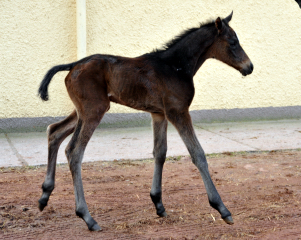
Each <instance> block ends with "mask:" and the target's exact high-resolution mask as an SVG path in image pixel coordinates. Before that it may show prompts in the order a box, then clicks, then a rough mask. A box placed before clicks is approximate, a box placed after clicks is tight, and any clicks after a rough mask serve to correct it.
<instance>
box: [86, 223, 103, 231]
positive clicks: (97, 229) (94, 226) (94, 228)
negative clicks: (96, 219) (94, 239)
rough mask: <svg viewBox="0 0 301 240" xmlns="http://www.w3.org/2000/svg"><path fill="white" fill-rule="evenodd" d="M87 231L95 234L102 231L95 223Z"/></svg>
mask: <svg viewBox="0 0 301 240" xmlns="http://www.w3.org/2000/svg"><path fill="white" fill-rule="evenodd" d="M89 230H90V231H95V232H99V231H102V229H101V227H100V226H99V225H98V224H97V223H95V224H94V225H93V226H92V227H89Z"/></svg>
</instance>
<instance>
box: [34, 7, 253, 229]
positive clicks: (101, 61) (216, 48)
mask: <svg viewBox="0 0 301 240" xmlns="http://www.w3.org/2000/svg"><path fill="white" fill-rule="evenodd" d="M232 14H233V12H232V13H231V14H230V15H229V16H228V17H226V18H225V19H221V18H219V17H218V18H217V19H216V20H215V21H210V22H207V23H205V24H202V25H201V26H200V27H197V28H192V29H189V30H187V31H185V32H184V33H183V34H181V35H179V36H178V37H176V38H175V39H173V40H172V41H170V42H169V43H167V44H166V46H165V47H164V48H163V49H160V50H155V51H153V52H151V53H147V54H144V55H142V56H139V57H136V58H126V57H121V56H111V55H101V54H95V55H92V56H89V57H86V58H84V59H82V60H79V61H77V62H74V63H70V64H65V65H58V66H55V67H53V68H51V69H50V70H49V71H48V72H47V74H46V75H45V77H44V79H43V81H42V83H41V85H40V88H39V95H40V97H41V98H42V99H43V100H45V101H46V100H48V85H49V83H50V81H51V79H52V77H53V76H54V75H55V74H56V73H57V72H59V71H69V73H68V75H67V77H66V78H65V84H66V87H67V91H68V94H69V96H70V98H71V100H72V102H73V103H74V106H75V110H74V111H73V112H72V113H71V114H70V115H69V116H68V117H67V118H66V119H64V120H62V121H61V122H58V123H55V124H51V125H50V126H49V127H48V129H47V133H48V165H47V174H46V177H45V181H44V183H43V185H42V189H43V194H42V197H41V198H40V200H39V209H40V210H41V211H42V210H43V209H44V208H45V207H46V206H47V203H48V200H49V197H50V195H51V192H52V191H53V189H54V183H55V167H56V160H57V152H58V149H59V147H60V144H61V143H62V142H63V141H64V139H65V138H66V137H67V136H68V135H70V134H71V133H73V136H72V138H71V140H70V142H69V144H68V146H67V148H66V156H67V159H68V163H69V167H70V171H71V174H72V179H73V185H74V194H75V201H76V215H77V216H79V217H81V218H82V219H83V220H84V221H85V222H86V224H87V225H88V228H89V230H92V231H98V230H101V228H100V226H99V225H98V224H97V222H96V221H95V220H94V219H93V218H92V217H91V215H90V213H89V210H88V207H87V204H86V201H85V197H84V188H83V184H82V178H81V163H82V159H83V155H84V151H85V148H86V146H87V144H88V142H89V140H90V138H91V136H92V134H93V132H94V130H95V128H96V127H97V126H98V125H99V123H100V121H101V119H102V117H103V116H104V114H105V113H106V112H107V111H108V110H109V108H110V102H111V101H112V102H115V103H119V104H122V105H125V106H129V107H132V108H134V109H138V110H143V111H146V112H149V113H151V116H152V122H153V133H154V150H153V154H154V158H155V169H154V176H153V182H152V187H151V191H150V196H151V199H152V201H153V203H154V205H155V207H156V210H157V214H158V215H159V216H161V217H164V216H166V215H167V214H166V212H165V208H164V206H163V202H162V190H161V182H162V169H163V165H164V162H165V157H166V151H167V140H166V132H167V121H170V122H171V123H172V124H173V125H174V126H175V127H176V129H177V130H178V132H179V134H180V136H181V138H182V140H183V141H184V143H185V145H186V147H187V149H188V151H189V153H190V155H191V157H192V161H193V163H194V164H195V165H196V167H197V168H198V169H199V171H200V173H201V176H202V179H203V181H204V184H205V188H206V191H207V194H208V198H209V203H210V205H211V206H212V207H213V208H215V209H216V210H217V211H218V212H219V213H220V214H221V217H222V218H223V219H224V220H225V222H226V223H228V224H233V220H232V217H231V213H230V212H229V210H228V209H227V208H226V207H225V205H224V203H223V202H222V199H221V197H220V195H219V194H218V192H217V190H216V188H215V186H214V184H213V182H212V179H211V177H210V174H209V171H208V164H207V160H206V157H205V154H204V151H203V149H202V147H201V145H200V144H199V142H198V140H197V138H196V135H195V133H194V129H193V126H192V122H191V118H190V115H189V106H190V104H191V102H192V99H193V96H194V84H193V76H194V75H195V74H196V72H197V71H198V69H199V68H200V67H201V66H202V64H203V63H204V62H205V60H206V59H208V58H215V59H218V60H220V61H222V62H224V63H226V64H228V65H229V66H231V67H233V68H235V69H237V70H238V71H240V72H241V74H242V75H244V76H246V75H248V74H251V73H252V71H253V64H252V63H251V61H250V59H249V58H248V56H247V54H246V53H245V52H244V50H243V49H242V47H241V46H240V44H239V40H238V38H237V35H236V33H235V31H234V30H233V29H232V28H231V27H230V26H229V22H230V20H231V18H232Z"/></svg>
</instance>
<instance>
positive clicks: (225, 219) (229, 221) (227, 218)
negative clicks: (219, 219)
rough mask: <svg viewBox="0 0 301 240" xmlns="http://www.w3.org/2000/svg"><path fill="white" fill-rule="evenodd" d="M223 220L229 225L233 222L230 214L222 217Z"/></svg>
mask: <svg viewBox="0 0 301 240" xmlns="http://www.w3.org/2000/svg"><path fill="white" fill-rule="evenodd" d="M223 220H224V221H225V222H226V223H228V224H230V225H232V224H234V221H233V219H232V217H231V216H228V217H225V218H223Z"/></svg>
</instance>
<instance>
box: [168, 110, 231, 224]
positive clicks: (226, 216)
mask: <svg viewBox="0 0 301 240" xmlns="http://www.w3.org/2000/svg"><path fill="white" fill-rule="evenodd" d="M167 117H168V120H169V121H171V123H172V124H174V126H175V127H176V128H177V130H178V132H179V134H180V136H181V138H182V140H183V141H184V143H185V145H186V147H187V149H188V151H189V153H190V155H191V158H192V161H193V163H194V164H195V165H196V167H197V168H198V169H199V171H200V173H201V176H202V179H203V181H204V185H205V188H206V191H207V195H208V199H209V203H210V205H211V207H213V208H214V209H216V210H217V211H218V212H219V213H220V214H221V216H222V218H223V220H224V221H225V222H226V223H228V224H233V223H234V222H233V219H232V217H231V213H230V212H229V210H228V209H227V208H226V207H225V205H224V203H223V201H222V199H221V197H220V195H219V194H218V192H217V190H216V188H215V186H214V183H213V182H212V179H211V176H210V174H209V170H208V163H207V160H206V156H205V153H204V151H203V149H202V147H201V145H200V143H199V141H198V140H197V137H196V135H195V132H194V129H193V126H192V122H191V118H190V115H189V112H188V110H187V111H186V112H184V113H183V112H182V113H178V112H173V113H172V114H168V115H167Z"/></svg>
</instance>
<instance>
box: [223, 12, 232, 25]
mask: <svg viewBox="0 0 301 240" xmlns="http://www.w3.org/2000/svg"><path fill="white" fill-rule="evenodd" d="M232 15H233V10H232V12H231V13H230V15H229V16H228V17H226V18H225V19H224V21H225V22H226V23H229V22H230V21H231V19H232Z"/></svg>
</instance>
